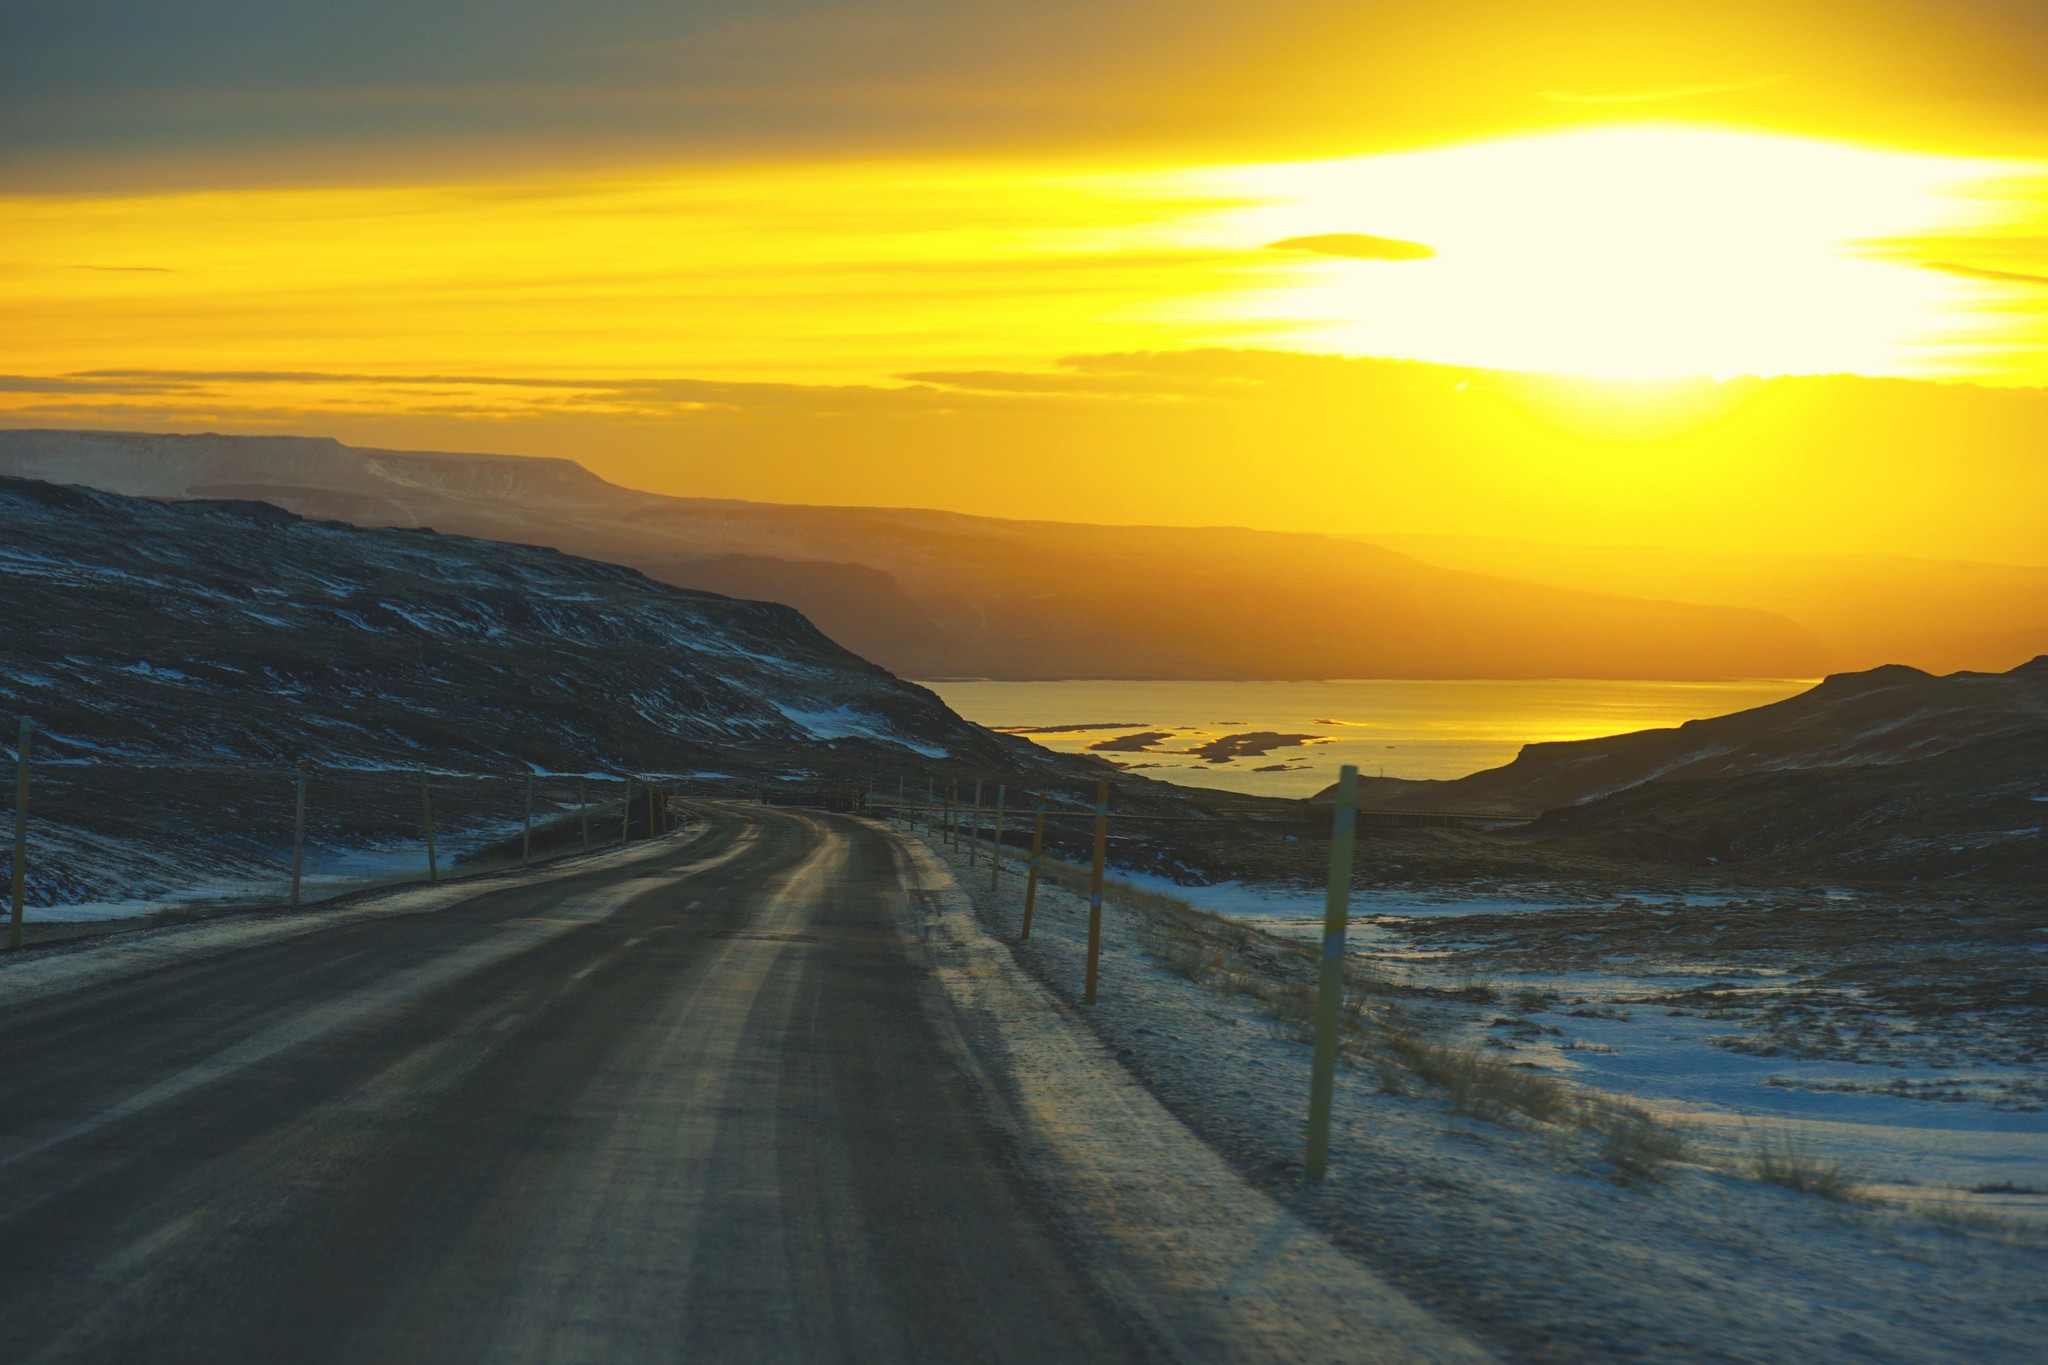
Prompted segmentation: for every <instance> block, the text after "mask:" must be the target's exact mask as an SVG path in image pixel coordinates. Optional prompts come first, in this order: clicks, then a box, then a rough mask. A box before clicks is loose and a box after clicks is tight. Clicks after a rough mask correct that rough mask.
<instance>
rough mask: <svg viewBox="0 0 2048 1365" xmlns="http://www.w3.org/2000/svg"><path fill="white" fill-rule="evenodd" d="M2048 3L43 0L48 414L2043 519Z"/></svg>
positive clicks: (17, 18) (699, 487) (11, 72)
mask: <svg viewBox="0 0 2048 1365" xmlns="http://www.w3.org/2000/svg"><path fill="white" fill-rule="evenodd" d="M2044 59H2048V7H2043V6H2041V5H2039V4H2038V3H2032V2H2031V0H2028V2H2027V3H2021V2H2019V0H1947V2H1946V3H1921V2H1920V0H1911V2H1906V0H1880V2H1879V3H1858V4H1854V5H1850V4H1846V3H1839V4H1837V3H1821V4H1805V5H1800V6H1797V7H1787V6H1783V5H1780V4H1762V3H1754V4H1744V3H1725V2H1723V3H1713V4H1706V3H1699V2H1698V0H1667V2H1666V3H1656V4H1615V3H1584V2H1577V3H1575V2H1574V0H1562V3H1540V4H1539V3H1532V2H1531V0H1451V2H1449V3H1444V4H1438V5H1432V6H1418V5H1412V4H1403V5H1395V4H1359V3H1356V2H1355V0H1353V2H1352V3H1341V4H1340V3H1334V2H1333V0H1266V3H1261V4H1256V5H1254V4H1250V3H1246V2H1245V0H1186V2H1185V3H1176V4H1166V3H1155V2H1154V0H1142V2H1140V0H1096V2H1095V3H1089V4H1078V3H1066V2H1065V0H1052V2H1051V3H1046V4H1040V5H1035V6H1017V5H1012V4H992V3H977V2H975V0H952V2H951V3H944V4H941V3H936V2H935V0H932V2H927V0H909V2H906V0H887V2H884V0H862V2H861V3H846V2H845V0H809V2H808V3H800V2H789V3H780V2H777V0H751V3H748V4H744V5H741V4H736V3H725V2H724V0H717V2H714V3H698V4H691V5H679V4H676V3H673V2H672V0H671V2H670V3H653V2H652V0H583V2H582V3H577V4H569V3H566V2H565V0H492V2H491V3H488V4H486V3H482V2H481V0H408V2H407V3H397V0H362V2H360V3H356V4H352V5H349V6H337V5H332V4H316V3H311V0H266V2H265V3H255V2H254V0H195V2H193V3H185V4H180V5H177V6H165V5H162V4H151V3H143V2H142V0H64V2H62V3H58V2H57V0H39V2H35V3H27V2H24V0H0V285H4V288H0V423H5V424H7V425H14V426H86V427H110V428H125V429H139V430H222V431H265V432H271V431H296V432H306V433H312V434H332V435H337V436H341V437H342V438H343V439H348V440H352V441H357V442H361V443H373V444H385V445H396V446H413V447H420V446H425V447H434V448H445V449H479V450H502V451H511V452H516V453H531V454H556V455H567V456H571V457H574V458H577V459H580V460H582V461H583V462H585V463H586V464H589V465H590V466H591V467H592V468H594V469H596V470H598V471H599V472H600V473H603V474H605V475H606V476H607V477H612V478H615V479H618V480H619V481H621V482H627V483H632V484H635V485H637V486H642V487H649V488H656V489H659V490H660V491H665V492H676V493H707V494H715V495H719V496H738V497H756V498H765V499H775V500H789V501H831V502H898V503H910V504H917V505H935V506H945V507H955V508H959V509H961V510H970V511H977V512H991V513H999V514H1004V513H1006V514H1012V515H1028V516H1071V517H1076V518H1082V519H1096V520H1162V521H1173V522H1180V523H1210V522H1251V523H1252V524H1257V525H1263V526H1271V527H1275V528H1278V529H1313V530H1323V531H1332V532H1336V533H1369V532H1372V531H1386V532H1393V531H1402V532H1429V533H1457V534H1465V533H1474V534H1527V533H1528V532H1529V531H1530V529H1531V528H1532V527H1534V528H1536V529H1537V530H1539V531H1540V532H1541V533H1542V534H1545V535H1553V536H1556V537H1558V538H1562V539H1571V540H1581V541H1587V542H1589V543H1590V542H1599V541H1614V540H1616V539H1628V538H1630V537H1644V536H1648V537H1652V538H1657V539H1661V540H1666V541H1669V542H1671V543H1682V544H1689V545H1708V544H1721V545H1734V546H1744V545H1754V546H1757V547H1770V548H1783V547H1785V546H1786V545H1788V544H1790V545H1794V546H1798V547H1810V548H1814V549H1825V550H1838V549H1839V550H1853V551H1877V550H1883V551H1895V552H1902V553H1915V554H1929V555H1941V556H1947V557H1955V558H1991V559H2001V560H2005V561H2009V562H2025V563H2038V562H2043V561H2044V560H2048V549H2044V548H2043V547H2042V545H2040V544H2039V541H2040V540H2041V539H2042V538H2041V537H2039V536H2038V534H2037V533H2035V532H2034V531H2033V529H2032V528H2031V525H2030V524H2029V523H2030V519H2029V518H2027V517H2026V516H2024V515H2023V512H2024V509H2026V508H2028V507H2030V506H2032V507H2038V506H2041V505H2048V473H2044V471H2043V469H2042V463H2043V460H2044V458H2048V457H2044V456H2042V455H2040V454H2039V453H2038V452H2039V451H2040V450H2042V449H2044V448H2048V442H2044V441H2043V439H2042V437H2043V436H2044V435H2048V396H2043V395H2039V394H2034V393H2031V392H2030V391H2032V390H2036V389H2039V388H2040V387H2041V386H2043V385H2048V346H2044V344H2043V342H2044V340H2048V83H2043V82H2041V81H2040V80H2039V79H2038V72H2039V71H2040V69H2041V67H2042V63H2043V60H2044ZM1354 362H1355V363H1354ZM1536 375H1543V376H1552V377H1551V378H1546V379H1534V378H1531V377H1530V376H1536ZM1827 375H1850V376H1864V377H1866V378H1867V379H1868V380H1870V381H1872V382H1870V383H1865V384H1863V385H1861V386H1859V385H1857V384H1854V383H1849V384H1843V383H1826V382H1821V381H1819V380H1817V379H1813V378H1810V377H1812V376H1827ZM1883 379H1894V380H1896V379H1909V380H1914V381H1919V382H1920V383H1922V384H1926V385H1940V386H1942V388H1943V392H1941V393H1940V394H1933V395H1920V396H1916V397H1912V398H1904V397H1900V396H1899V393H1898V391H1897V390H1895V389H1893V388H1889V387H1885V386H1883V385H1881V384H1876V383H1875V381H1878V380H1883ZM1758 380H1761V381H1763V382H1761V383H1759V382H1757V381H1758ZM1909 409H1910V415H1904V414H1907V411H1908V410H1909ZM1876 469H1882V470H1883V471H1885V477H1884V478H1883V480H1882V488H1881V489H1880V490H1879V493H1878V494H1876V495H1873V494H1872V492H1871V490H1870V489H1869V487H1868V486H1867V485H1868V484H1869V474H1870V472H1871V471H1872V470H1876ZM1851 488H1853V489H1854V492H1853V494H1852V495H1849V496H1846V497H1845V496H1844V495H1843V490H1845V489H1851ZM1845 508H1853V509H1854V511H1853V514H1849V513H1847V512H1845Z"/></svg>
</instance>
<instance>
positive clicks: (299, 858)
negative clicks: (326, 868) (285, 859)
mask: <svg viewBox="0 0 2048 1365" xmlns="http://www.w3.org/2000/svg"><path fill="white" fill-rule="evenodd" d="M306 766H307V764H306V760H305V759H303V758H302V759H300V760H299V794H298V801H297V807H298V809H297V811H296V812H295V813H294V814H293V816H292V909H294V910H296V909H298V908H299V874H300V873H301V872H303V871H304V870H305V867H306Z"/></svg>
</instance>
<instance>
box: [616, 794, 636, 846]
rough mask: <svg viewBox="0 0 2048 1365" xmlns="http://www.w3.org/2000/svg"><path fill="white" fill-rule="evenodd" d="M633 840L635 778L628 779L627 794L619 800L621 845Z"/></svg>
mask: <svg viewBox="0 0 2048 1365" xmlns="http://www.w3.org/2000/svg"><path fill="white" fill-rule="evenodd" d="M632 842H633V779H632V778H630V777H629V778H627V779H626V794H625V796H623V797H621V798H620V800H619V847H620V848H624V847H625V846H626V845H627V844H630V843H632Z"/></svg>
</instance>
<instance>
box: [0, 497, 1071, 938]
mask: <svg viewBox="0 0 2048 1365" xmlns="http://www.w3.org/2000/svg"><path fill="white" fill-rule="evenodd" d="M571 468H573V466H572V467H571ZM0 641H4V644H5V648H4V651H0V716H5V717H7V719H8V721H9V733H8V739H9V741H10V742H11V739H12V718H13V717H14V716H16V715H19V716H25V717H27V718H29V719H30V720H31V721H32V722H33V723H34V726H35V731H36V735H35V740H34V746H33V754H34V776H35V784H34V786H35V790H34V793H33V795H32V798H31V812H32V815H33V828H34V835H33V838H34V843H35V856H34V857H33V859H32V873H31V879H30V884H29V897H30V900H31V902H32V903H37V904H48V903H51V902H53V901H64V902H75V901H79V900H99V899H110V898H111V899H122V898H127V897H130V896H135V895H142V894H153V893H159V892H161V891H163V890H165V889H167V888H169V887H171V886H172V885H173V884H176V883H180V882H183V883H189V882H191V881H192V880H193V879H195V878H219V877H233V876H238V875H244V874H251V875H253V873H252V870H262V871H265V872H267V873H272V874H274V873H275V872H276V869H277V868H278V866H279V859H280V857H281V856H282V847H283V845H284V844H285V843H286V842H287V841H288V839H289V830H290V823H291V817H290V812H289V808H288V807H289V797H290V794H291V785H290V776H289V775H290V773H291V772H292V770H293V769H294V767H295V765H296V764H297V763H298V761H299V760H301V759H308V760H311V761H312V762H313V763H314V764H315V765H316V787H317V790H316V795H315V798H314V805H315V811H316V814H317V816H318V819H319V822H320V823H319V824H318V826H317V829H318V832H319V837H318V839H317V841H316V842H317V843H318V844H319V846H320V848H321V849H323V850H324V851H325V855H338V854H340V853H343V852H347V851H349V850H362V849H370V848H376V847H379V846H382V845H385V844H389V843H391V842H393V841H397V842H400V843H405V844H416V843H417V841H418V840H419V838H420V819H421V802H420V796H419V790H418V777H419V775H420V774H423V773H424V774H426V775H428V777H429V778H431V779H432V780H433V781H435V782H436V783H437V784H438V785H439V786H440V788H441V791H440V795H439V796H438V797H437V798H436V800H437V801H438V802H440V803H441V805H440V814H439V816H438V817H437V818H438V819H439V820H440V821H441V822H442V833H443V837H444V838H447V839H450V840H460V839H461V838H462V837H464V836H465V834H466V833H474V832H479V831H482V832H490V831H494V830H495V831H497V832H500V833H502V832H503V830H504V829H505V828H507V827H508V826H509V824H510V823H516V821H517V819H518V812H519V810H520V806H521V802H522V800H523V791H522V790H521V787H522V784H523V782H524V780H525V776H526V774H528V773H534V774H537V775H538V777H539V779H540V782H541V787H542V790H541V793H540V797H541V800H542V801H543V803H544V805H545V808H546V809H559V808H560V804H561V802H562V801H564V800H567V799H571V798H572V797H573V795H574V792H575V782H576V780H577V779H578V778H584V779H585V780H586V785H591V784H594V790H595V792H596V794H597V796H598V797H600V798H602V797H605V796H608V795H616V793H617V790H618V789H619V788H620V786H621V785H622V784H620V783H619V781H618V779H617V775H619V774H637V775H643V776H650V777H662V778H669V779H674V780H677V781H679V782H681V783H683V784H685V785H686V786H687V787H688V788H689V789H691V790H697V791H718V790H734V791H748V792H751V791H757V790H759V789H760V788H761V787H762V786H764V785H769V784H773V783H776V782H779V781H785V780H787V781H793V782H795V783H798V784H800V785H801V784H804V783H814V782H818V781H826V782H838V783H845V784H852V783H854V782H857V781H859V780H861V779H863V778H866V777H869V776H874V775H878V774H887V773H903V772H906V771H913V772H914V771H921V770H925V769H930V768H938V769H941V770H947V769H950V770H954V771H960V770H976V771H990V772H1006V773H1014V774H1019V775H1028V776H1030V777H1032V778H1034V779H1035V780H1038V781H1040V782H1054V781H1058V780H1060V779H1062V778H1065V779H1067V780H1071V781H1076V782H1078V781H1080V780H1083V779H1084V778H1085V777H1088V776H1092V775H1093V774H1094V772H1095V768H1094V767H1093V766H1092V765H1089V764H1087V763H1086V762H1085V761H1079V760H1071V759H1064V758H1060V757H1058V756H1055V755H1052V754H1050V753H1048V752H1047V751H1045V750H1042V749H1039V748H1037V747H1035V746H1033V745H1031V744H1029V743H1027V742H1024V741H1022V740H1018V739H1014V738H1011V737H1008V736H1001V735H995V734H992V733H990V732H989V731H987V730H984V729H982V728H981V727H979V726H976V725H972V724H969V723H968V722H966V721H964V720H962V719H961V718H960V717H958V716H956V715H954V714H953V713H952V712H951V711H949V710H948V709H947V708H946V707H945V706H944V704H943V703H941V702H940V701H939V699H938V698H937V697H935V696H933V695H932V694H931V693H930V692H928V691H926V690H925V689H923V688H920V687H917V686H915V685H914V684H910V683H906V682H903V681H901V680H899V679H897V678H895V677H894V676H892V675H890V674H889V673H888V672H886V671H885V670H883V669H881V668H879V667H877V666H875V665H873V664H870V663H868V662H866V661H864V660H862V659H859V658H857V657H855V656H853V655H851V654H849V653H847V652H846V651H845V650H844V649H842V648H841V647H840V646H838V645H836V644H834V643H833V642H832V641H831V640H829V639H827V638H826V637H825V636H824V635H823V634H821V633H820V632H818V631H817V630H816V629H815V628H814V627H813V626H812V625H811V624H810V623H809V622H807V621H806V620H804V618H803V617H802V616H800V615H799V614H798V613H797V612H795V611H793V610H791V609H790V608H788V607H784V606H777V605H772V604H766V603H759V602H745V601H736V600H733V599H730V598H725V597H719V596H715V595H712V594H707V593H698V592H690V591H686V590H683V589H679V588H675V587H671V586H668V585H665V584H660V583H656V582H653V581H651V580H649V579H647V578H646V577H644V576H642V575H641V574H638V573H636V572H634V571H632V570H630V569H624V568H620V567H617V566H615V565H611V564H603V563H597V562H594V561H590V560H584V559H577V558H573V557H571V556H568V555H565V554H562V553H560V552H558V551H555V550H551V549H543V548H535V547H530V546H521V545H507V544H498V543H492V542H486V541H478V540H471V539H466V538H461V537H455V536H448V535H441V534H437V533H434V532H430V531H421V530H363V529H360V528H357V527H353V526H347V525H343V524H340V523H333V522H317V521H310V520H306V519H303V518H301V517H299V516H297V515H295V514H292V513H289V512H285V511H282V510H280V509H278V508H276V507H272V506H269V505H267V504H263V503H251V502H241V501H219V500H216V501H201V502H185V503H163V502H156V501H149V500H143V499H136V498H128V497H121V496H118V495H114V494H110V493H104V492H98V491H94V490H90V489H84V488H77V487H64V486H56V485H51V484H45V483H37V482H31V481H26V480H19V479H9V478H0Z"/></svg>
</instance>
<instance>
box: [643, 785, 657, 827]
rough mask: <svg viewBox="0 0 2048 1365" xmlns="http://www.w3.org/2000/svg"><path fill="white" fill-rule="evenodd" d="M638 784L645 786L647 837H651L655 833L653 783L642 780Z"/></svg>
mask: <svg viewBox="0 0 2048 1365" xmlns="http://www.w3.org/2000/svg"><path fill="white" fill-rule="evenodd" d="M640 785H641V786H643V787H645V788H647V837H648V838H650V839H652V838H653V837H654V835H655V828H654V784H653V783H652V782H642V783H641V784H640Z"/></svg>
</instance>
